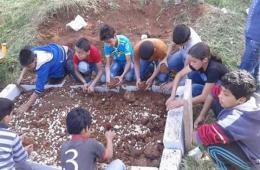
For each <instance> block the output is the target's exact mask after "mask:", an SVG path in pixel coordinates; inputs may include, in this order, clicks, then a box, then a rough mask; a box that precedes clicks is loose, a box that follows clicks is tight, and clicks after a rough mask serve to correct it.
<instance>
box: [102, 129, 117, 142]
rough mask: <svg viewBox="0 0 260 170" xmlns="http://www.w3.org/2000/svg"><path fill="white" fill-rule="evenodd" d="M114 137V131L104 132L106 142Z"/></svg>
mask: <svg viewBox="0 0 260 170" xmlns="http://www.w3.org/2000/svg"><path fill="white" fill-rule="evenodd" d="M115 136H116V133H115V132H114V131H111V130H109V131H106V133H105V137H106V139H107V140H111V141H112V140H113V139H114V137H115Z"/></svg>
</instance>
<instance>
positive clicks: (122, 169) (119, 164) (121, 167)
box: [105, 159, 126, 170]
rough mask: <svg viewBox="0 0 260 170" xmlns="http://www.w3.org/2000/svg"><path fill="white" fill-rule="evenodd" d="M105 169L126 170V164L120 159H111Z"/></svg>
mask: <svg viewBox="0 0 260 170" xmlns="http://www.w3.org/2000/svg"><path fill="white" fill-rule="evenodd" d="M105 170H126V166H125V164H124V163H123V161H121V160H120V159H116V160H114V161H112V162H111V163H110V164H109V165H108V166H107V168H106V169H105Z"/></svg>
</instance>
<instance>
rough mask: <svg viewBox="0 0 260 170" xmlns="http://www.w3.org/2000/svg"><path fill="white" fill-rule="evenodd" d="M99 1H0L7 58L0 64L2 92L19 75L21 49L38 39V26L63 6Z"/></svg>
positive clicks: (0, 27) (0, 31)
mask: <svg viewBox="0 0 260 170" xmlns="http://www.w3.org/2000/svg"><path fill="white" fill-rule="evenodd" d="M96 2H97V1H96V0H93V1H92V0H45V1H42V0H23V1H18V0H0V6H1V8H0V42H1V43H3V42H6V43H7V47H8V49H9V53H8V57H7V59H5V60H4V61H1V62H0V71H1V74H0V89H1V88H3V87H4V86H5V85H6V84H8V83H10V82H13V81H14V80H15V78H16V77H17V76H18V74H19V70H20V66H19V64H18V62H17V56H18V52H19V50H20V49H21V48H22V47H24V46H25V45H31V44H33V42H35V41H36V40H37V27H38V25H39V24H40V23H41V22H42V21H44V19H45V18H46V17H47V16H48V15H50V14H51V13H54V12H55V11H56V10H57V9H60V8H62V7H64V6H65V7H66V6H70V5H74V6H75V7H76V8H82V7H91V8H95V7H96Z"/></svg>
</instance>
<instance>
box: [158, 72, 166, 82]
mask: <svg viewBox="0 0 260 170" xmlns="http://www.w3.org/2000/svg"><path fill="white" fill-rule="evenodd" d="M167 79H168V75H167V74H164V73H161V74H159V76H158V80H159V82H160V83H164V82H166V81H167Z"/></svg>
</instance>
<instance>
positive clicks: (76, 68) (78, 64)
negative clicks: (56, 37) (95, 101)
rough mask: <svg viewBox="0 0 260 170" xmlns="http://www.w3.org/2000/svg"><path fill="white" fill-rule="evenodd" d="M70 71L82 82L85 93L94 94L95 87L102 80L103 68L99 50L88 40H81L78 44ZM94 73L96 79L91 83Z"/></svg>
mask: <svg viewBox="0 0 260 170" xmlns="http://www.w3.org/2000/svg"><path fill="white" fill-rule="evenodd" d="M69 71H70V72H71V73H72V76H73V77H74V78H75V79H76V80H79V81H80V82H82V84H83V91H87V92H94V87H95V85H96V83H97V82H98V81H99V80H100V78H101V75H102V72H103V66H102V62H101V56H100V54H99V52H98V49H97V48H96V47H95V46H94V45H92V44H90V42H89V40H87V39H86V38H80V39H79V40H78V42H77V43H76V46H75V54H74V56H73V64H72V63H71V64H70V68H69ZM93 71H94V72H95V73H96V77H95V78H94V80H93V81H91V77H92V72H93Z"/></svg>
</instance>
